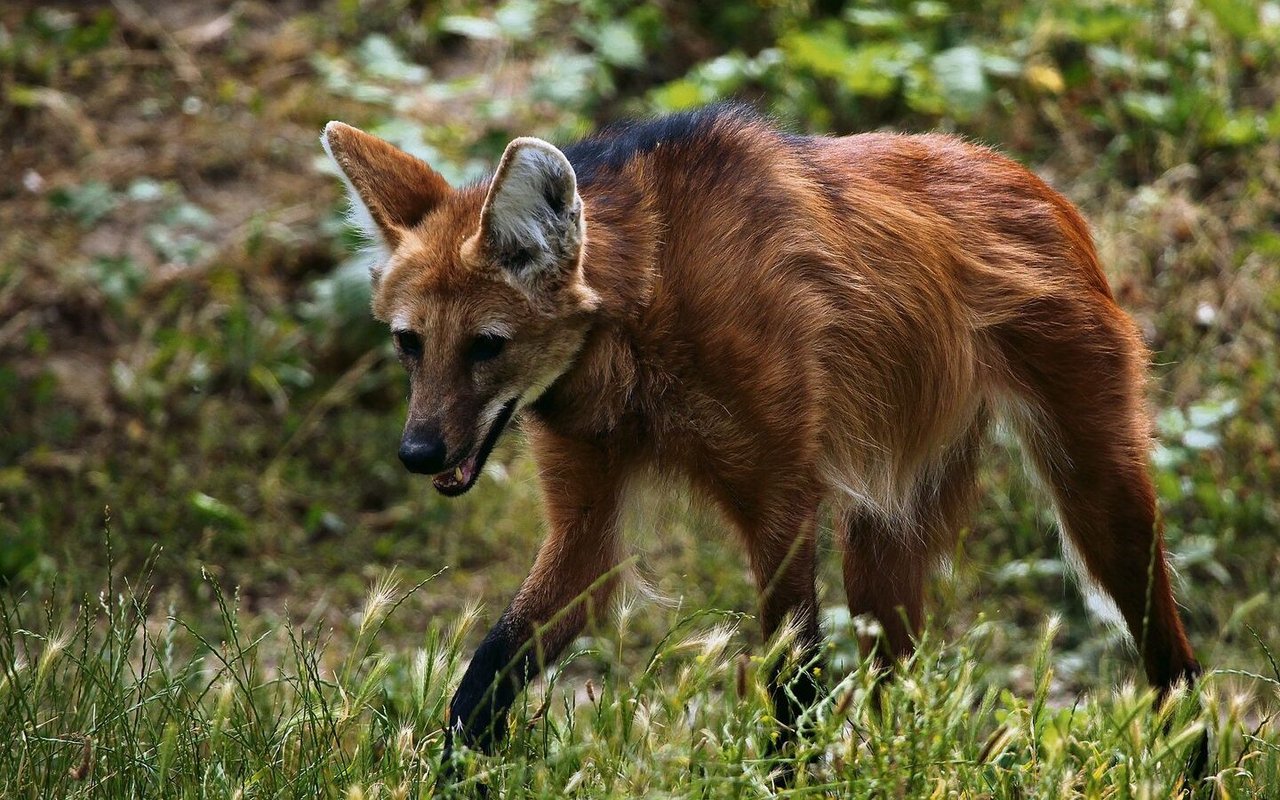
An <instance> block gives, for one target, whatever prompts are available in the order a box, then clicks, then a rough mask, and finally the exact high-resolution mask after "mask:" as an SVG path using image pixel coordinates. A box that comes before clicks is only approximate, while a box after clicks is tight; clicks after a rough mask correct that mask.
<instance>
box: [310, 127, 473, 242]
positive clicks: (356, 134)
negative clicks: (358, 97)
mask: <svg viewBox="0 0 1280 800" xmlns="http://www.w3.org/2000/svg"><path fill="white" fill-rule="evenodd" d="M320 142H321V143H322V144H323V145H324V151H325V152H326V153H328V154H329V158H331V159H333V163H335V164H337V165H338V169H339V170H340V171H341V172H342V180H343V183H345V184H346V185H347V193H348V194H349V195H350V200H351V210H352V216H353V218H354V220H355V222H356V224H357V225H359V226H360V228H361V229H362V230H363V231H364V234H365V236H367V237H368V238H369V239H370V240H371V241H373V242H377V243H380V244H382V245H383V246H384V247H385V248H386V249H387V250H394V249H395V247H396V245H398V244H399V243H400V240H401V239H402V238H403V237H404V232H405V229H407V228H410V227H412V226H414V225H416V224H417V223H418V222H419V221H420V220H421V219H422V218H423V217H424V216H426V215H427V212H429V211H431V209H432V208H434V207H435V206H436V205H437V204H438V203H440V201H441V200H443V199H444V198H445V196H446V195H448V193H449V192H450V188H449V183H448V181H446V180H445V179H444V178H443V177H441V175H440V173H438V172H436V171H435V170H433V169H432V168H431V167H429V166H428V165H427V164H426V163H424V162H422V161H420V160H418V159H416V158H414V157H413V156H411V155H409V154H408V153H406V152H404V151H403V150H400V149H399V148H397V147H395V146H394V145H392V144H390V143H389V142H386V141H383V140H382V139H379V138H378V137H376V136H371V135H369V134H367V133H365V132H364V131H361V130H357V129H355V128H353V127H351V126H350V125H344V124H343V123H341V122H330V123H329V124H328V125H325V126H324V135H323V136H321V137H320Z"/></svg>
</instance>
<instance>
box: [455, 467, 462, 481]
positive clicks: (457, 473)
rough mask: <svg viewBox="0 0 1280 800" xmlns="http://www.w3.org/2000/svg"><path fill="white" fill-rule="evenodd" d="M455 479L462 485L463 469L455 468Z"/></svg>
mask: <svg viewBox="0 0 1280 800" xmlns="http://www.w3.org/2000/svg"><path fill="white" fill-rule="evenodd" d="M453 479H454V480H455V481H457V482H458V483H462V467H454V468H453Z"/></svg>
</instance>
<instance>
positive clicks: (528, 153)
mask: <svg viewBox="0 0 1280 800" xmlns="http://www.w3.org/2000/svg"><path fill="white" fill-rule="evenodd" d="M584 229H585V223H584V221H583V216H582V198H581V197H580V196H579V195H578V180H577V177H576V176H575V175H574V172H573V166H572V165H570V164H569V159H567V158H565V156H564V153H562V152H560V151H559V150H557V149H556V148H555V146H553V145H551V144H548V143H547V142H544V141H542V140H541V139H533V138H527V137H525V138H520V139H516V140H515V141H513V142H512V143H511V144H509V145H507V149H506V152H504V153H503V154H502V162H501V163H500V164H499V165H498V171H497V172H496V173H495V174H494V176H493V182H492V183H491V184H490V185H489V194H488V196H487V197H486V198H485V201H484V208H483V210H482V211H481V212H480V230H479V231H478V232H477V234H476V237H475V239H474V240H473V242H472V243H471V244H472V245H473V246H478V247H480V248H482V249H483V251H484V252H485V254H486V255H488V256H489V257H490V258H491V259H492V260H493V261H494V262H496V263H497V265H498V268H499V269H501V270H502V271H503V273H504V277H505V278H506V279H507V280H508V281H509V282H510V283H512V284H514V285H515V286H517V287H518V288H521V289H523V290H524V291H525V292H526V293H528V294H530V295H536V294H539V293H542V292H546V291H549V290H554V289H555V288H557V287H560V286H563V285H565V284H566V283H567V282H570V281H572V279H573V277H574V276H575V275H577V274H578V261H579V257H580V256H581V253H582V242H583V234H584Z"/></svg>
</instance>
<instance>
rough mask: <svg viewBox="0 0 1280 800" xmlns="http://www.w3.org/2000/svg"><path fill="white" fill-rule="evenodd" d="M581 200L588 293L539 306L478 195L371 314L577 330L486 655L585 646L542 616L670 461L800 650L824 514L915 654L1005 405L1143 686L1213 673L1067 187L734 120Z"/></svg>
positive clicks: (960, 149)
mask: <svg viewBox="0 0 1280 800" xmlns="http://www.w3.org/2000/svg"><path fill="white" fill-rule="evenodd" d="M347 130H350V129H347ZM356 133H357V132H353V133H352V134H351V135H352V136H355V135H356ZM370 169H373V170H374V171H375V172H376V171H378V170H381V171H392V172H394V171H396V170H397V169H398V167H397V165H396V164H394V163H388V164H381V165H377V164H375V165H374V166H373V167H370ZM368 182H369V180H368V179H366V183H368ZM356 184H357V187H359V186H360V183H359V182H356ZM578 188H579V190H580V191H581V196H582V202H583V205H584V208H585V219H586V244H585V247H584V248H583V251H582V252H581V256H580V260H579V262H578V263H577V264H576V265H571V266H573V268H575V269H580V273H578V276H577V278H576V279H574V280H576V281H578V282H580V284H581V286H579V287H578V289H575V290H574V291H575V292H576V294H575V293H572V292H561V293H557V292H555V291H553V292H551V293H550V295H548V296H547V297H541V298H540V303H541V305H540V304H539V303H532V302H530V300H529V299H528V298H527V297H526V296H524V295H522V293H521V292H519V291H517V290H516V289H514V288H513V287H512V286H511V285H509V283H507V282H504V281H503V280H502V278H501V274H500V268H499V267H497V266H495V265H494V264H493V263H489V262H488V261H486V258H487V257H486V252H487V251H485V250H484V248H483V247H479V246H478V245H476V244H475V243H474V240H473V237H475V236H477V234H476V232H477V229H478V227H479V218H480V211H481V206H482V205H483V203H484V202H485V198H486V194H487V193H488V192H489V191H490V189H491V187H490V186H489V185H488V184H482V185H479V186H475V187H471V188H467V189H462V190H459V191H456V192H451V193H449V194H447V195H446V196H444V197H443V198H442V199H440V200H439V201H438V202H436V203H435V204H434V205H433V206H432V207H431V209H430V210H429V211H428V212H427V213H426V214H425V216H423V218H422V219H421V220H420V221H419V222H418V223H417V224H415V225H413V226H412V227H409V228H407V230H406V231H405V232H404V233H403V237H402V240H401V241H400V242H399V243H398V247H397V248H396V249H395V251H394V254H393V256H392V260H391V264H390V266H388V267H387V269H386V270H385V271H384V273H383V276H382V278H381V280H380V281H378V283H377V286H376V291H375V299H374V309H375V313H376V314H377V315H378V316H379V317H380V318H382V319H386V320H391V319H393V318H397V317H398V318H401V319H412V320H414V321H415V322H417V323H420V324H421V325H422V326H423V328H424V336H425V338H426V339H427V340H428V341H431V342H433V343H434V344H435V345H436V346H438V347H439V349H440V352H442V353H449V352H453V351H454V350H456V346H455V345H453V344H452V343H453V342H456V341H458V340H459V338H458V337H463V336H465V335H468V334H469V332H471V331H473V330H474V328H475V326H476V325H478V324H480V323H481V322H482V321H483V318H484V316H485V314H488V313H492V311H493V309H495V308H503V309H507V311H505V312H504V313H506V314H508V316H509V317H511V318H512V319H513V320H514V322H513V326H514V327H515V328H516V330H517V331H518V333H517V334H516V335H515V336H514V337H513V340H512V345H511V346H512V347H518V346H519V343H520V342H521V341H522V337H524V339H523V340H524V341H527V342H529V343H532V345H533V347H532V348H531V350H530V351H528V352H522V353H521V354H519V358H520V359H522V360H523V361H525V362H528V360H530V359H537V358H542V357H543V356H541V355H537V354H535V353H534V352H532V350H533V349H537V350H538V351H539V353H541V352H543V351H546V350H547V349H548V348H551V349H555V348H554V342H556V341H557V340H558V339H560V338H561V337H570V338H571V339H572V342H571V343H572V345H573V346H572V347H569V346H568V345H566V346H564V347H561V348H560V349H559V350H558V351H557V352H560V353H564V352H568V351H569V350H573V355H572V356H571V357H568V360H567V361H566V362H565V363H563V364H557V365H555V367H556V368H559V367H563V371H562V372H560V374H559V376H558V378H557V379H556V380H555V381H554V383H552V384H551V386H550V388H548V389H547V390H546V391H545V393H543V394H541V396H540V397H539V399H537V401H536V402H534V403H532V405H530V406H529V408H528V409H527V410H526V412H525V414H524V421H523V425H524V429H525V431H526V432H527V434H528V437H529V439H530V442H531V444H532V447H533V450H534V454H535V456H536V458H537V462H538V466H539V472H540V475H541V487H542V493H543V501H544V504H545V507H546V513H547V520H548V527H549V530H548V535H547V539H546V542H545V543H544V544H543V546H542V548H541V551H540V552H539V555H538V558H537V561H536V563H535V565H534V567H533V570H532V572H531V573H530V576H529V578H528V579H527V580H526V581H525V583H524V585H523V586H522V587H521V589H520V591H519V593H518V594H517V596H516V598H515V600H514V601H513V603H512V605H511V608H510V609H508V611H507V613H506V614H504V617H503V622H502V623H500V627H501V626H506V627H505V628H502V631H503V632H502V633H501V636H499V633H498V632H497V631H495V634H494V635H493V636H496V637H498V638H501V639H502V641H504V642H507V644H506V645H503V647H506V648H507V649H506V650H503V649H501V648H497V646H496V645H495V648H497V649H495V650H494V652H495V653H497V652H502V653H507V652H510V643H512V642H514V643H516V644H519V643H522V642H526V641H527V640H528V639H529V638H530V637H533V636H534V635H535V631H537V640H538V645H539V648H540V651H541V654H542V656H543V657H545V658H551V657H554V655H555V654H556V653H557V652H559V651H560V650H561V649H562V648H563V647H564V646H565V645H566V644H568V643H569V642H570V641H571V640H572V638H573V637H574V636H576V635H577V633H578V631H579V630H580V629H581V627H582V625H583V623H584V620H585V618H586V609H585V608H584V605H583V603H582V602H579V603H578V604H577V605H575V606H573V607H572V610H571V611H570V612H568V613H565V614H561V615H560V616H559V617H556V615H557V614H559V613H560V612H561V611H562V609H564V608H566V606H570V605H571V604H572V603H574V601H575V598H580V597H581V596H582V595H583V593H584V592H586V591H587V590H588V588H589V587H591V586H593V585H596V589H595V592H594V595H593V596H592V597H591V598H590V602H592V603H595V604H597V605H602V604H603V603H605V602H606V601H607V598H608V594H609V590H610V589H611V587H612V585H613V580H612V579H609V580H605V581H603V582H599V583H598V579H600V577H601V576H602V575H605V574H606V573H607V572H608V571H609V570H610V569H612V568H613V567H614V566H615V565H616V564H617V563H618V559H619V556H620V553H621V551H622V547H621V545H620V543H619V542H618V508H619V505H620V503H621V502H622V500H623V498H624V495H625V490H626V488H627V486H628V484H629V483H630V482H631V480H632V479H633V478H634V477H636V476H638V475H641V474H643V473H646V472H654V471H656V472H658V473H660V474H662V475H681V476H684V477H686V478H687V479H688V480H689V481H690V482H691V483H692V484H693V485H694V486H695V487H696V488H697V489H698V490H699V491H700V492H701V493H702V494H703V495H705V496H706V497H707V498H709V499H710V500H711V501H712V502H713V503H714V504H716V505H717V506H718V507H719V508H720V509H721V510H722V511H723V512H724V514H725V516H726V517H727V519H728V520H729V521H731V522H732V524H733V525H734V527H735V528H736V529H737V531H738V533H739V535H740V536H741V538H742V540H743V541H744V543H745V545H746V547H747V552H748V553H749V558H750V566H751V568H752V570H753V572H754V574H755V576H756V579H757V581H758V583H759V584H760V586H761V591H762V599H761V604H762V621H763V626H764V630H765V632H766V633H772V632H773V631H774V630H775V629H777V628H778V626H779V625H780V624H781V623H782V622H783V620H784V618H785V617H786V616H787V615H788V614H795V615H796V616H797V618H798V621H799V626H800V636H801V640H802V642H804V643H806V644H809V645H812V644H814V643H816V642H817V640H818V628H817V616H816V601H815V592H814V569H815V567H814V558H815V548H814V536H815V527H816V522H817V519H818V516H819V513H820V509H821V508H822V507H823V504H824V503H829V504H832V505H834V506H835V507H836V509H837V512H838V514H839V519H840V533H841V537H840V538H841V540H842V543H843V545H844V576H845V588H846V591H847V594H848V599H849V604H850V608H851V610H852V611H853V612H854V613H870V614H873V615H875V616H876V617H877V618H878V619H879V620H880V622H881V623H882V625H883V627H884V632H885V636H884V639H885V644H886V646H887V650H888V652H889V653H890V654H891V655H893V656H900V655H903V654H905V653H907V652H908V651H909V650H910V649H911V646H912V637H913V635H914V634H915V633H916V632H917V631H918V629H919V626H920V624H921V621H922V617H923V609H922V599H923V591H924V586H925V582H926V580H927V578H928V575H929V573H930V570H931V568H932V567H933V566H935V565H936V564H937V562H938V561H939V560H940V559H941V558H942V557H943V556H944V555H946V554H948V553H950V552H951V551H952V549H953V547H954V543H955V536H956V534H957V531H958V530H959V529H960V528H961V527H962V526H963V525H964V524H965V520H966V517H967V513H968V511H969V510H970V506H971V503H972V500H973V494H974V492H973V486H974V470H975V468H976V463H977V460H978V455H979V451H980V449H981V448H982V445H983V442H984V440H985V435H986V430H987V427H988V425H989V423H990V422H991V421H992V420H993V419H997V418H998V419H1004V420H1007V421H1008V422H1009V423H1011V425H1012V426H1013V428H1014V429H1015V430H1016V431H1017V432H1018V433H1019V435H1020V437H1021V440H1022V442H1023V445H1024V448H1025V450H1026V451H1027V453H1028V456H1029V458H1030V459H1031V461H1032V463H1033V465H1034V466H1035V469H1036V472H1037V473H1038V475H1039V476H1040V477H1041V479H1042V480H1043V482H1044V483H1045V484H1046V485H1047V486H1048V487H1049V489H1050V492H1051V494H1052V497H1053V499H1054V502H1055V503H1056V506H1057V508H1058V510H1059V516H1060V518H1061V520H1062V523H1063V526H1064V528H1065V534H1066V535H1067V536H1068V537H1069V538H1070V540H1071V542H1072V543H1074V546H1075V548H1076V549H1077V550H1078V551H1079V553H1080V554H1081V555H1082V558H1083V562H1084V565H1085V567H1086V568H1087V570H1088V573H1089V576H1090V577H1091V578H1092V579H1093V580H1094V581H1096V583H1097V584H1098V585H1099V586H1100V587H1101V588H1102V589H1103V590H1104V591H1105V592H1106V593H1107V594H1108V595H1109V596H1110V597H1111V598H1112V599H1114V600H1115V602H1116V604H1117V606H1118V607H1119V610H1120V611H1121V613H1122V614H1123V616H1124V619H1125V621H1126V622H1127V624H1128V627H1129V629H1130V631H1131V632H1132V634H1133V636H1134V639H1135V640H1136V642H1137V643H1138V646H1139V648H1140V650H1141V653H1142V656H1143V659H1144V663H1145V666H1146V672H1147V676H1148V678H1149V679H1150V681H1151V682H1152V683H1153V684H1154V685H1156V686H1158V687H1160V689H1161V690H1162V691H1163V690H1165V689H1167V688H1168V687H1169V686H1170V685H1172V684H1173V683H1174V682H1175V681H1177V680H1178V679H1180V678H1188V677H1192V676H1194V675H1195V674H1196V673H1197V672H1198V666H1197V665H1196V662H1195V660H1194V658H1193V655H1192V652H1191V649H1190V647H1189V645H1188V643H1187V640H1186V637H1185V635H1184V633H1183V630H1182V625H1181V623H1180V621H1179V618H1178V612H1177V609H1176V607H1175V604H1174V600H1173V597H1172V594H1171V593H1170V589H1169V580H1168V574H1167V570H1166V567H1165V553H1164V550H1163V545H1162V537H1161V533H1160V525H1159V519H1158V515H1157V511H1156V504H1155V494H1154V491H1153V489H1152V484H1151V481H1150V479H1149V477H1148V474H1147V452H1148V439H1149V419H1148V414H1147V412H1146V410H1145V404H1144V400H1143V396H1144V387H1145V385H1146V377H1145V374H1146V364H1147V358H1148V356H1147V352H1146V350H1145V348H1144V346H1143V344H1142V342H1141V339H1140V337H1139V335H1138V333H1137V331H1136V329H1135V327H1134V325H1133V323H1132V322H1131V321H1130V319H1129V318H1128V317H1127V316H1126V315H1125V314H1124V312H1122V311H1121V310H1120V309H1119V308H1118V307H1117V305H1116V303H1115V302H1114V300H1113V298H1112V295H1111V292H1110V290H1109V288H1108V285H1107V282H1106V279H1105V278H1104V276H1103V273H1102V270H1101V268H1100V266H1099V263H1098V259H1097V255H1096V253H1095V250H1094V247H1093V244H1092V239H1091V236H1090V234H1089V230H1088V227H1087V225H1086V223H1085V222H1084V220H1083V219H1082V218H1081V217H1080V215H1079V213H1078V212H1077V211H1076V210H1075V209H1074V208H1073V207H1072V205H1071V204H1070V203H1069V202H1068V201H1067V200H1065V199H1064V198H1063V197H1062V196H1061V195H1059V194H1058V193H1056V192H1054V191H1053V190H1052V189H1050V188H1049V187H1048V186H1046V185H1045V184H1044V182H1042V181H1041V180H1040V179H1039V178H1037V177H1036V176H1035V175H1033V174H1032V173H1030V172H1029V171H1027V170H1026V169H1024V168H1023V167H1021V166H1020V165H1018V164H1016V163H1014V162H1012V161H1010V160H1008V159H1006V158H1004V157H1002V156H1000V155H998V154H996V153H994V152H992V151H990V150H987V149H984V148H981V147H977V146H974V145H971V144H968V143H966V142H964V141H961V140H959V139H956V138H954V137H949V136H940V135H927V136H899V135H889V134H867V135H861V136H849V137H843V138H818V137H815V138H808V137H788V136H785V135H783V134H779V133H778V132H776V131H775V130H774V129H772V128H771V127H770V126H768V125H767V124H765V123H763V122H762V121H760V120H758V119H757V118H755V117H753V116H751V115H748V114H742V113H736V112H733V113H725V114H722V115H720V116H718V117H716V118H715V119H714V121H713V122H711V123H709V124H708V125H707V126H706V127H705V129H703V130H701V131H700V132H699V133H698V135H697V136H693V137H690V138H688V139H686V140H675V141H670V142H666V141H663V142H661V143H660V144H659V145H657V146H655V147H653V148H652V149H648V150H642V151H639V152H637V153H635V154H634V155H633V157H631V158H629V159H628V160H626V161H625V163H623V164H621V165H620V166H618V168H616V169H604V170H598V171H597V172H596V174H594V175H593V176H592V177H591V179H590V180H589V181H584V182H583V183H582V184H581V185H580V186H579V187H578ZM371 191H374V192H375V193H376V191H377V190H376V188H374V189H372V190H371ZM481 238H483V237H481ZM469 240H470V241H472V242H473V243H472V244H471V245H468V244H467V243H468V241H469ZM570 282H571V283H573V282H574V281H570ZM575 285H577V284H576V283H575ZM582 287H585V290H583V289H582ZM441 358H442V359H443V360H442V361H441V362H440V363H438V364H436V365H435V366H434V367H433V368H432V369H433V370H434V371H433V372H432V376H433V377H431V378H430V379H425V378H423V379H420V376H418V375H416V374H415V378H414V387H415V388H414V403H415V405H414V409H420V408H422V409H425V408H426V406H429V405H432V404H434V406H441V405H443V406H444V407H447V408H451V409H452V408H455V407H457V406H458V405H459V404H460V403H461V404H466V403H471V404H473V405H474V404H476V403H481V402H482V401H483V400H484V398H474V397H471V396H470V395H469V394H468V392H470V391H471V390H470V389H468V388H467V384H466V382H465V381H460V380H458V379H457V378H455V377H450V376H452V375H453V374H454V372H451V371H450V370H455V371H456V368H455V366H454V365H452V363H451V362H448V360H447V358H445V357H443V356H442V357H441ZM548 358H551V357H548ZM554 358H557V359H558V358H563V356H555V357H554ZM539 368H540V369H541V368H542V367H539ZM547 368H548V369H551V366H547ZM552 371H554V369H553V370H552ZM424 398H425V399H424ZM423 413H425V411H424V412H423ZM459 415H460V416H461V417H462V418H464V420H466V421H465V422H464V423H463V426H464V427H465V426H466V425H469V424H472V422H471V421H472V420H474V411H473V410H472V411H467V410H464V411H462V412H459ZM466 435H467V434H466V433H465V431H464V432H462V433H458V434H456V436H457V437H459V438H465V436H466ZM1149 575H1150V576H1152V577H1153V580H1152V581H1149V580H1148V576H1149ZM904 615H905V620H904ZM553 617H556V621H555V622H554V624H551V625H546V623H547V622H548V621H549V620H552V618H553ZM502 637H505V638H502ZM491 638H492V637H491ZM483 650H484V648H482V651H483ZM495 657H496V656H495ZM477 658H478V659H479V658H480V656H479V655H478V656H477ZM536 669H537V666H536V665H532V666H528V667H527V668H526V671H530V672H531V671H536ZM491 678H492V674H490V676H489V678H486V679H485V680H486V681H487V680H489V679H491ZM482 683H484V682H482ZM519 683H520V682H519V681H518V680H517V681H516V688H518V686H519ZM464 684H466V681H464ZM485 685H487V683H485ZM464 688H465V687H464ZM475 704H476V703H475V702H474V701H472V700H468V701H467V703H464V704H463V705H465V706H466V710H468V711H471V712H472V713H475V712H474V706H475ZM495 705H497V706H501V705H502V703H501V702H497V703H495ZM458 710H459V705H458V703H455V712H458ZM495 711H496V712H497V713H501V711H502V709H501V708H496V709H495ZM482 716H483V715H482ZM782 718H783V720H784V721H786V720H787V719H788V718H789V717H788V715H787V714H782ZM459 724H460V725H462V726H463V727H465V726H466V725H468V724H469V723H468V722H467V721H459Z"/></svg>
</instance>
